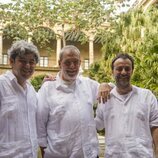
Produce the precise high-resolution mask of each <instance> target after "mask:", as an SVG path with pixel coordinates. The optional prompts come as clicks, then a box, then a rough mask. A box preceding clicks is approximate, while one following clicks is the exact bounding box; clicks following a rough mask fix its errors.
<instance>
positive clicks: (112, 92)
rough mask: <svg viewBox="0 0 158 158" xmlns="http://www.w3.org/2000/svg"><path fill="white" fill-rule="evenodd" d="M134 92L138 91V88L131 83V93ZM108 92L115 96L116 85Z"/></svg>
mask: <svg viewBox="0 0 158 158" xmlns="http://www.w3.org/2000/svg"><path fill="white" fill-rule="evenodd" d="M134 93H138V88H137V87H136V86H134V85H132V92H131V94H134ZM110 94H111V95H113V96H117V94H118V92H117V90H116V86H115V87H114V88H113V89H112V90H111V92H110Z"/></svg>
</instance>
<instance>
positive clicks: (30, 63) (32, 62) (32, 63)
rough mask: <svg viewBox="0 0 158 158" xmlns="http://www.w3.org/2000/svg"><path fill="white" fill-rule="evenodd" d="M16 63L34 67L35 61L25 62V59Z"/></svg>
mask: <svg viewBox="0 0 158 158" xmlns="http://www.w3.org/2000/svg"><path fill="white" fill-rule="evenodd" d="M18 61H19V62H20V63H21V64H23V65H26V64H29V65H30V66H35V65H36V61H35V59H32V60H30V61H28V60H25V59H18Z"/></svg>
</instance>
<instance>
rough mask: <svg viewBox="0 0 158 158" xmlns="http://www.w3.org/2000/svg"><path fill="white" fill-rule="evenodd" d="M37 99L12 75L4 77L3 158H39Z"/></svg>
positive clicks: (0, 89)
mask: <svg viewBox="0 0 158 158" xmlns="http://www.w3.org/2000/svg"><path fill="white" fill-rule="evenodd" d="M36 110H37V97H36V92H35V90H34V88H33V87H32V85H31V84H30V83H29V82H28V83H27V84H26V89H25V90H24V89H23V88H22V87H21V86H20V85H19V84H18V83H17V79H16V77H15V76H14V75H13V73H12V72H11V71H8V72H6V73H5V74H3V75H1V76H0V158H37V149H38V141H37V133H36V120H35V119H36Z"/></svg>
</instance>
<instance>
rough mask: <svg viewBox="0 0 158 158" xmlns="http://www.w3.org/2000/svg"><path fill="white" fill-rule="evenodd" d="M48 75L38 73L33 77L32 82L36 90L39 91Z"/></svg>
mask: <svg viewBox="0 0 158 158" xmlns="http://www.w3.org/2000/svg"><path fill="white" fill-rule="evenodd" d="M45 76H46V75H44V74H43V75H38V76H35V77H33V78H32V79H31V84H32V85H33V87H34V88H35V90H36V91H38V90H39V89H40V87H41V85H42V81H43V79H44V77H45Z"/></svg>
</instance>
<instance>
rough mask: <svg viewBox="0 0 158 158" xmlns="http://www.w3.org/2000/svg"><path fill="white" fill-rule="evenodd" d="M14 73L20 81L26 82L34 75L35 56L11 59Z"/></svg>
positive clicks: (26, 55)
mask: <svg viewBox="0 0 158 158" xmlns="http://www.w3.org/2000/svg"><path fill="white" fill-rule="evenodd" d="M10 64H11V66H12V71H13V73H14V75H15V76H16V77H17V79H18V80H20V81H26V80H27V79H28V78H30V77H31V76H32V74H33V73H34V69H35V66H36V61H35V58H34V55H33V54H25V55H24V56H23V57H19V56H17V57H16V58H15V60H13V59H10Z"/></svg>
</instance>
